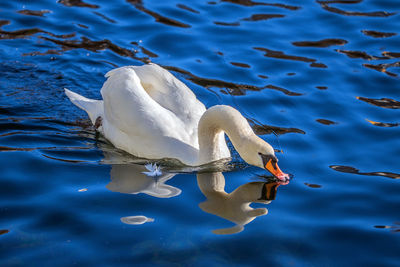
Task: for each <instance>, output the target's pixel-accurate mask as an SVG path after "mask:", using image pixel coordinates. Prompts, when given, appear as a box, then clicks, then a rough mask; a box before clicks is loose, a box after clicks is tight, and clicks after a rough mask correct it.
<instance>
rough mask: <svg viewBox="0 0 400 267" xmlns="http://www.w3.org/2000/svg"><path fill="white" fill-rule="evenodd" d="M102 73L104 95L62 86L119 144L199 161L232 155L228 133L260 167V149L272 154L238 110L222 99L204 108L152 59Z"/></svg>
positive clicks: (154, 155)
mask: <svg viewBox="0 0 400 267" xmlns="http://www.w3.org/2000/svg"><path fill="white" fill-rule="evenodd" d="M105 77H106V78H107V81H106V82H105V83H104V85H103V87H102V88H101V95H102V97H103V100H91V99H87V98H85V97H83V96H81V95H78V94H76V93H73V92H71V91H69V90H67V89H65V92H66V94H67V96H68V97H69V99H70V100H71V102H72V103H74V104H75V105H77V106H78V107H80V108H81V109H83V110H85V111H86V112H87V113H88V115H89V117H90V119H91V121H92V123H93V124H94V125H95V126H96V128H97V130H98V131H99V132H101V133H102V134H103V135H104V136H105V137H106V138H107V139H108V140H109V141H110V142H111V143H112V144H113V145H114V146H116V147H117V148H120V149H123V150H125V151H127V152H129V153H130V154H133V155H135V156H138V157H143V158H148V159H161V158H174V159H178V160H179V161H181V162H182V163H184V164H186V165H190V166H197V165H201V164H204V163H208V162H212V161H216V160H219V159H223V158H229V157H230V152H229V149H228V147H227V145H226V142H225V137H224V133H226V134H227V135H228V136H229V138H230V139H231V141H232V143H233V145H234V147H235V148H236V150H237V151H238V152H239V154H240V155H241V156H242V158H243V159H244V160H245V161H246V162H248V163H249V164H252V165H255V166H259V167H261V168H264V167H265V162H263V161H264V159H263V158H262V157H260V155H263V156H271V157H273V158H274V159H276V158H275V155H274V151H273V148H272V147H271V146H270V145H269V144H268V143H266V142H265V141H263V140H262V139H261V138H259V137H258V136H256V135H255V134H254V132H253V130H252V129H251V127H250V125H249V124H248V122H247V120H246V119H245V118H244V117H243V116H242V115H241V114H240V112H239V111H237V110H236V109H234V108H232V107H229V106H224V105H218V106H214V107H211V108H209V109H208V110H206V108H205V107H204V105H203V104H202V103H201V102H200V101H199V100H197V98H196V96H195V95H194V94H193V92H192V91H191V90H190V89H189V88H188V87H187V86H186V85H185V84H184V83H182V82H181V81H179V80H178V79H176V78H175V77H174V76H173V75H172V74H171V73H169V72H168V71H167V70H165V69H163V68H161V67H160V66H158V65H156V64H149V65H143V66H127V67H121V68H117V69H114V70H111V71H109V72H108V73H107V74H106V75H105Z"/></svg>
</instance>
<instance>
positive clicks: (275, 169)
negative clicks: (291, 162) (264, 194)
mask: <svg viewBox="0 0 400 267" xmlns="http://www.w3.org/2000/svg"><path fill="white" fill-rule="evenodd" d="M265 169H267V170H268V171H269V172H270V173H272V174H273V175H274V176H275V177H276V178H278V180H280V181H283V182H287V181H289V179H290V176H289V175H288V174H286V173H284V172H283V171H281V169H279V166H278V164H277V163H276V161H273V159H270V160H268V162H267V164H265Z"/></svg>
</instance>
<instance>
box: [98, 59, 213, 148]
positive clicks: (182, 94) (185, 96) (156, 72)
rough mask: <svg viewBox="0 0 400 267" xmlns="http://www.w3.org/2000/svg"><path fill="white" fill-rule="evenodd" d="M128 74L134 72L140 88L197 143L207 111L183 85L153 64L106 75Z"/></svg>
mask: <svg viewBox="0 0 400 267" xmlns="http://www.w3.org/2000/svg"><path fill="white" fill-rule="evenodd" d="M126 71H128V72H130V71H134V72H135V74H136V75H137V77H138V78H139V83H140V85H141V86H142V87H143V89H144V90H145V92H146V93H147V94H148V95H149V96H150V97H151V98H152V100H154V101H155V102H156V103H157V104H159V105H160V106H161V107H163V108H164V109H166V110H168V111H170V112H172V114H174V115H175V116H176V117H177V118H178V119H179V120H180V121H181V122H182V123H183V125H184V129H185V131H186V132H187V133H188V134H189V135H190V136H193V137H194V139H195V140H197V126H198V122H199V120H200V117H201V116H202V115H203V113H204V112H205V111H206V108H205V106H204V105H203V103H201V102H200V101H199V100H197V98H196V96H195V94H194V93H193V92H192V91H191V90H190V89H189V88H188V87H187V86H186V85H185V84H184V83H183V82H181V81H180V80H178V79H177V78H175V76H174V75H172V74H171V73H170V72H169V71H167V70H165V69H163V68H161V67H160V66H158V65H157V64H153V63H150V64H147V65H143V66H125V67H121V68H117V69H114V70H111V71H109V72H108V73H106V75H105V77H107V78H108V79H110V78H111V77H112V76H114V75H120V74H121V73H123V72H126ZM102 91H103V89H102ZM192 141H194V140H192ZM196 142H197V141H196Z"/></svg>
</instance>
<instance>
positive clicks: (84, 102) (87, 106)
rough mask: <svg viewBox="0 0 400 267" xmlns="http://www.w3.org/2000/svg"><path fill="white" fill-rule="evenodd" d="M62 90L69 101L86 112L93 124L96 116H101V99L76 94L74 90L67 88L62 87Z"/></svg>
mask: <svg viewBox="0 0 400 267" xmlns="http://www.w3.org/2000/svg"><path fill="white" fill-rule="evenodd" d="M64 90H65V94H66V95H67V96H68V98H69V100H71V102H72V103H73V104H74V105H75V106H77V107H79V108H81V109H83V110H84V111H86V112H87V114H88V115H89V118H90V120H91V121H92V123H93V125H94V124H95V123H96V119H97V118H98V117H102V116H103V113H104V108H103V101H102V100H94V99H89V98H86V97H84V96H81V95H78V94H77V93H74V92H72V91H70V90H68V89H67V88H64Z"/></svg>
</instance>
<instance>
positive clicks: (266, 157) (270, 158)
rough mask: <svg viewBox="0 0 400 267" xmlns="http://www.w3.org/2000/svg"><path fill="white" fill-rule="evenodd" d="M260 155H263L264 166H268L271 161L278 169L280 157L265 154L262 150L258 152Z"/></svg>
mask: <svg viewBox="0 0 400 267" xmlns="http://www.w3.org/2000/svg"><path fill="white" fill-rule="evenodd" d="M258 155H260V156H261V159H262V161H263V164H264V166H266V165H267V163H268V162H271V164H272V166H273V167H274V168H275V169H276V166H277V163H278V159H277V158H276V157H275V156H274V155H265V154H263V153H261V152H258Z"/></svg>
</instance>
